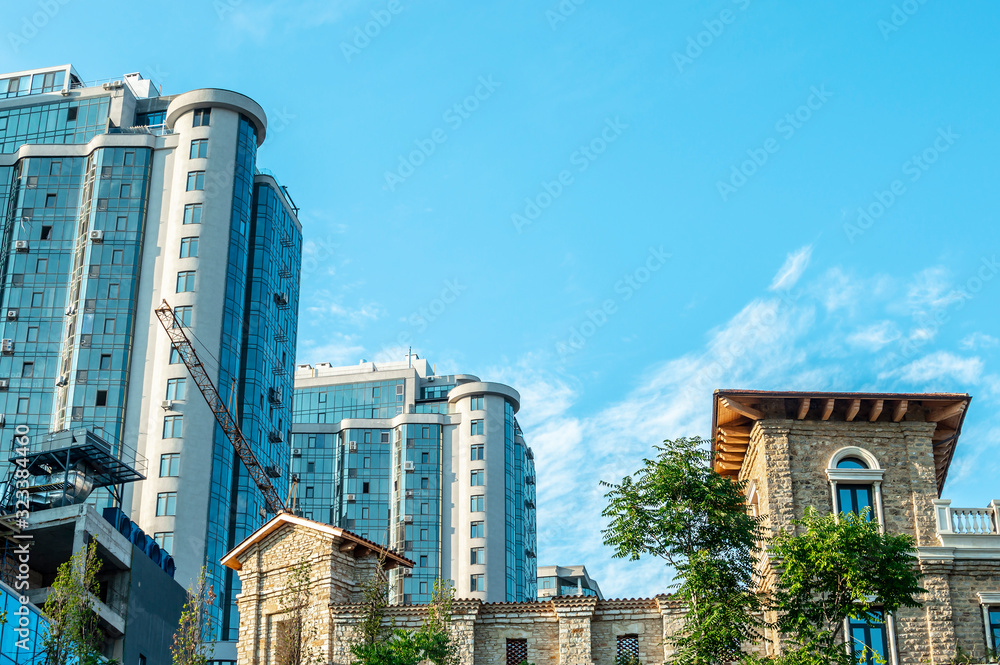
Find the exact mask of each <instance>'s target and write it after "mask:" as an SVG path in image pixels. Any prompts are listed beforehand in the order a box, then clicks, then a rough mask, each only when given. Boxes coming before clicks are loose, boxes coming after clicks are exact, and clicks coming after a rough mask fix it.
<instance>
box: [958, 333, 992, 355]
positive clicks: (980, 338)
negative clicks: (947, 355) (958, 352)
mask: <svg viewBox="0 0 1000 665" xmlns="http://www.w3.org/2000/svg"><path fill="white" fill-rule="evenodd" d="M997 344H1000V340H998V339H997V338H996V337H994V336H992V335H987V334H986V333H983V332H974V333H972V334H971V335H967V336H966V337H964V338H963V339H962V341H960V342H959V343H958V346H959V348H961V349H964V350H966V351H975V350H976V349H990V348H993V347H994V346H996V345H997Z"/></svg>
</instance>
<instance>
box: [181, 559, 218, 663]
mask: <svg viewBox="0 0 1000 665" xmlns="http://www.w3.org/2000/svg"><path fill="white" fill-rule="evenodd" d="M214 602H215V589H214V588H213V587H212V585H207V586H206V584H205V567H204V566H202V568H201V572H200V573H199V575H198V580H197V581H196V582H195V583H194V586H193V587H189V588H188V590H187V602H185V603H184V608H183V609H182V610H181V618H180V621H179V622H178V624H177V630H176V631H175V632H174V642H173V644H172V645H171V646H170V656H171V659H172V662H173V665H207V663H209V662H210V661H211V660H212V656H213V654H214V649H213V647H212V638H213V637H214V634H213V631H212V622H211V619H210V617H209V608H210V607H211V606H212V604H213V603H214Z"/></svg>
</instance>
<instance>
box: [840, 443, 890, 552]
mask: <svg viewBox="0 0 1000 665" xmlns="http://www.w3.org/2000/svg"><path fill="white" fill-rule="evenodd" d="M846 457H857V458H859V459H862V460H864V461H865V463H867V464H868V468H867V469H838V468H837V464H838V463H839V462H840V461H841V460H843V459H844V458H846ZM884 475H885V469H883V468H882V467H881V466H880V465H879V463H878V460H877V459H875V456H874V455H872V454H871V453H870V452H868V451H867V450H865V449H864V448H858V447H857V446H847V447H845V448H841V449H840V450H838V451H837V452H835V453H834V454H833V455H832V456H831V457H830V463H829V464H827V468H826V477H827V480H829V481H830V498H831V499H833V514H834V518H835V519H837V520H838V521H839V520H840V509H839V508H838V506H837V483H846V484H850V485H871V486H872V498H873V499H874V503H875V505H874V506H873V508H874V509H875V513H876V514H875V519H876V521H877V522H878V530H879V533H885V519H884V517H885V513H884V511H883V510H882V477H883V476H884Z"/></svg>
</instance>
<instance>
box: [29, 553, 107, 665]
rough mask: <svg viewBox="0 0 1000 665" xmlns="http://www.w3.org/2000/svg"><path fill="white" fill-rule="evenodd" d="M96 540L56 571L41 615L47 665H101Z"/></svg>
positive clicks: (101, 633) (98, 565)
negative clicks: (69, 664) (96, 601)
mask: <svg viewBox="0 0 1000 665" xmlns="http://www.w3.org/2000/svg"><path fill="white" fill-rule="evenodd" d="M100 570H101V562H100V560H98V558H97V540H96V539H93V540H91V541H90V544H88V545H85V546H84V547H82V548H81V549H80V551H79V552H76V553H75V554H73V556H72V557H71V558H70V560H69V561H67V562H65V563H63V564H61V565H60V566H59V568H58V569H57V570H56V579H55V581H54V582H53V583H52V589H51V591H50V592H49V596H48V598H46V599H45V605H44V606H43V607H42V613H43V614H44V615H45V617H46V618H47V619H48V621H49V627H48V628H47V629H46V631H45V635H44V637H43V638H42V645H43V648H44V649H45V652H46V654H47V656H48V661H47V662H48V664H49V665H67V663H73V662H75V663H80V664H82V665H91V664H92V663H102V662H105V661H104V657H103V656H102V655H101V648H102V647H103V645H104V640H105V636H104V632H103V631H102V630H101V628H100V624H99V623H98V618H97V614H96V612H95V608H94V606H93V601H94V599H95V598H97V597H98V596H99V594H100V587H99V585H98V581H97V575H98V573H99V572H100Z"/></svg>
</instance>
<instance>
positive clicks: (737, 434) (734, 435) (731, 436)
mask: <svg viewBox="0 0 1000 665" xmlns="http://www.w3.org/2000/svg"><path fill="white" fill-rule="evenodd" d="M719 436H720V437H721V438H723V439H726V440H727V441H749V440H750V430H748V429H732V428H729V427H720V428H719Z"/></svg>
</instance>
